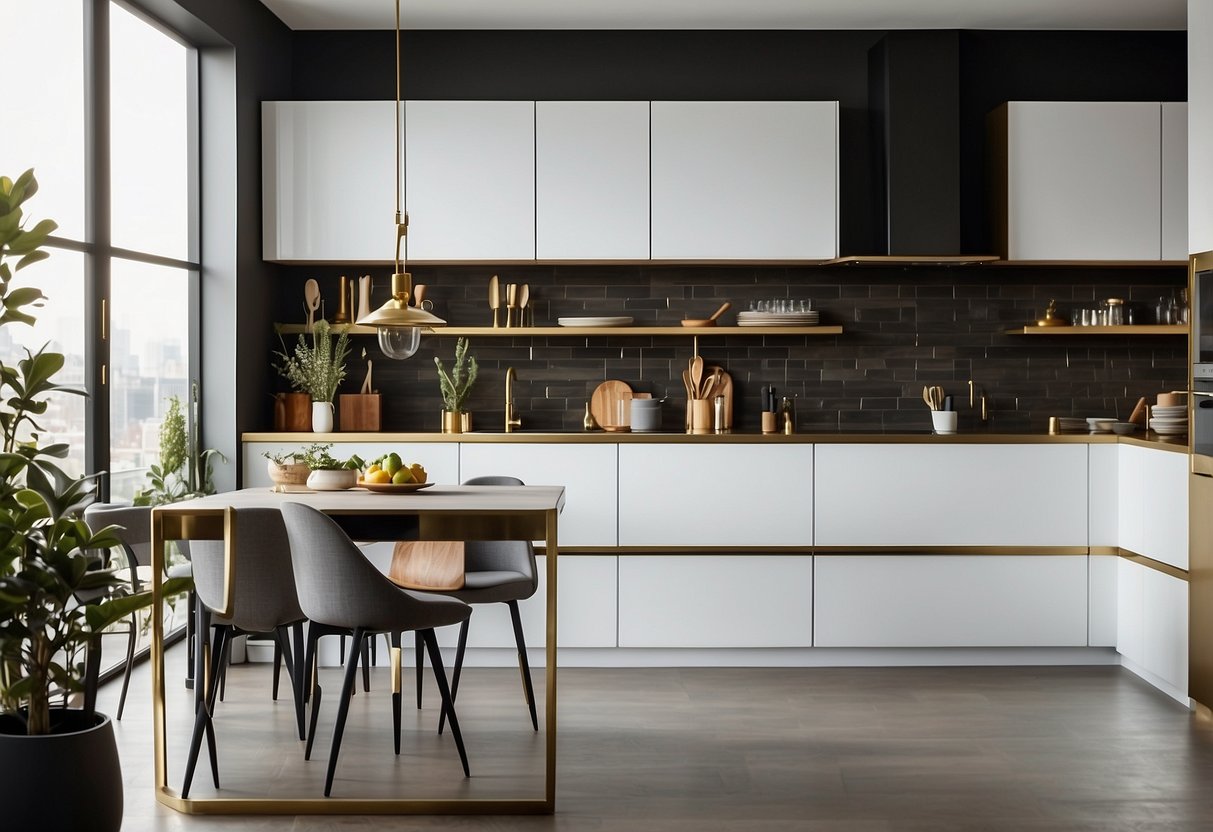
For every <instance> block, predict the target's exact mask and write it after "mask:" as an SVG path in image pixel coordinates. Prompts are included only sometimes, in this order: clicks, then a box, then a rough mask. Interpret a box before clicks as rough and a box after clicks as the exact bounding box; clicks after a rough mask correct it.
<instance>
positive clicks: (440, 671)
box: [421, 629, 471, 777]
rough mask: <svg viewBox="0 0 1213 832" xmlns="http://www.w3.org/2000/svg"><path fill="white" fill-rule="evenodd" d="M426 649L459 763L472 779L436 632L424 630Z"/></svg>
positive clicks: (465, 773)
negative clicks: (449, 725)
mask: <svg viewBox="0 0 1213 832" xmlns="http://www.w3.org/2000/svg"><path fill="white" fill-rule="evenodd" d="M421 634H422V636H423V637H424V638H425V646H426V649H428V650H429V653H430V664H432V665H433V666H434V681H436V682H437V683H438V694H439V695H440V696H441V697H442V710H443V711H445V712H446V715H447V719H448V720H449V721H450V723H451V736H452V737H454V738H455V748H457V749H458V750H459V761H460V762H461V763H463V776H464V777H470V776H471V772H470V771H469V769H468V755H467V751H466V750H464V747H463V734H462V733H461V732H460V731H459V719H458V717H456V716H455V703H454V702H452V701H451V690H450V688H448V687H447V684H446V668H445V667H443V666H442V653H441V652H439V650H438V638H437V636H435V635H434V631H433V630H432V629H430V630H422V631H421Z"/></svg>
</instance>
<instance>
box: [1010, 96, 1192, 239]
mask: <svg viewBox="0 0 1213 832" xmlns="http://www.w3.org/2000/svg"><path fill="white" fill-rule="evenodd" d="M1172 118H1175V116H1172ZM1162 124H1163V117H1162V112H1161V105H1160V104H1159V102H1157V101H1154V102H1148V101H1147V102H1125V101H1114V102H1087V101H1083V102H1074V101H1012V102H1009V103H1008V104H1007V105H1006V107H1005V108H999V109H998V110H996V111H995V112H994V113H993V114H992V116H991V123H990V125H991V131H992V135H991V139H992V144H991V155H992V161H993V162H994V163H995V170H997V171H999V172H998V173H996V178H995V181H994V182H993V183H992V189H993V193H995V194H1002V193H1004V192H1005V225H1002V227H1000V228H998V229H996V231H997V232H998V233H997V236H999V238H1000V241H1001V242H1002V243H1003V245H1002V248H1003V251H1002V253H1003V254H1004V255H1005V256H1006V257H1007V258H1008V259H1011V260H1158V259H1161V258H1162V257H1163V256H1164V255H1163V239H1162V226H1163V224H1164V212H1163V192H1164V183H1163V179H1164V176H1165V177H1166V178H1167V179H1168V180H1170V179H1173V178H1174V177H1175V176H1176V175H1177V174H1178V176H1179V177H1180V178H1183V177H1186V169H1187V165H1186V159H1184V158H1182V157H1179V156H1173V155H1172V154H1171V153H1168V156H1167V158H1168V160H1169V161H1168V162H1167V163H1166V164H1164V155H1163V147H1162V145H1163V132H1164V130H1163V127H1162ZM1171 144H1172V145H1174V142H1173V141H1172V142H1171ZM1004 145H1005V155H1004V153H1003V150H1004V147H1003V146H1004ZM1004 162H1005V168H1004V167H1003V163H1004ZM1181 164H1182V166H1183V167H1182V170H1181V169H1179V167H1178V166H1179V165H1181ZM1167 167H1170V168H1171V170H1170V172H1169V173H1164V169H1165V168H1167ZM1170 196H1171V195H1170V194H1168V197H1170ZM997 198H998V197H996V199H997ZM995 207H996V211H1001V209H1002V208H1003V207H1004V206H1001V205H996V206H995ZM1185 213H1186V211H1185ZM1000 225H1001V223H1000ZM1185 225H1186V223H1185ZM1004 235H1005V236H1004ZM1184 247H1185V249H1186V244H1185V246H1184ZM1181 256H1182V255H1181Z"/></svg>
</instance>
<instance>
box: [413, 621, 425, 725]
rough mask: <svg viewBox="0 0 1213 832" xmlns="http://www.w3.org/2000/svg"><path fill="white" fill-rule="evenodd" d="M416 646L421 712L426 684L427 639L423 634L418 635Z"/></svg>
mask: <svg viewBox="0 0 1213 832" xmlns="http://www.w3.org/2000/svg"><path fill="white" fill-rule="evenodd" d="M416 636H417V637H416V639H414V646H415V647H416V649H417V710H419V711H420V710H421V688H422V686H423V685H424V684H425V678H424V676H425V639H423V638H422V637H421V633H417V634H416Z"/></svg>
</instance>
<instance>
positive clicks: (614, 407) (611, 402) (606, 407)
mask: <svg viewBox="0 0 1213 832" xmlns="http://www.w3.org/2000/svg"><path fill="white" fill-rule="evenodd" d="M620 403H622V417H621V414H620V410H621V408H620ZM590 415H591V416H593V417H594V421H595V422H597V423H598V426H599V427H600V428H602V429H603V430H616V431H618V430H628V429H629V428H630V427H631V424H632V388H631V387H630V386H629V385H628V383H627V382H625V381H618V380H615V379H612V380H610V381H604V382H603V383H602V384H600V385H598V387H597V388H596V389H595V390H594V395H592V396H590Z"/></svg>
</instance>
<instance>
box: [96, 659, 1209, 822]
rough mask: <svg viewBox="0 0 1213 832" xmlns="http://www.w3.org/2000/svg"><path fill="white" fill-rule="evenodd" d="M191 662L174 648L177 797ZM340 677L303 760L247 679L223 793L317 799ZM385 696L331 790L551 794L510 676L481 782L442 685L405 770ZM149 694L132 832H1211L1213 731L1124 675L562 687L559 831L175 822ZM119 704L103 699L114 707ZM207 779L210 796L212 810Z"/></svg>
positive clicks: (874, 676) (485, 708)
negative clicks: (439, 733)
mask: <svg viewBox="0 0 1213 832" xmlns="http://www.w3.org/2000/svg"><path fill="white" fill-rule="evenodd" d="M183 656H184V649H183V648H182V647H180V646H178V647H174V648H172V649H171V650H170V652H169V659H170V668H169V672H170V676H169V678H170V682H171V683H172V684H170V688H169V694H170V702H169V705H170V708H169V717H170V726H172V727H171V728H170V733H171V734H172V736H171V737H170V750H169V777H170V781H171V782H172V783H173V784H174V785H177V784H179V782H180V777H181V773H182V769H183V762H184V757H185V746H184V744H183V743H184V736H183V733H182V732H183V730H184V723H186V722H187V721H188V719H187V717H188V708H189V701H188V697H187V695H186V692H185V691H184V689H183V687H182V686H181V685H180V679H181V674H182V665H183V661H184V659H183ZM335 673H336V671H329V672H328V675H327V676H326V681H325V684H326V692H329V694H330V698H329V699H327V700H326V701H325V708H324V709H323V711H322V713H321V719H320V725H321V729H320V733H319V739H318V743H317V749H316V752H315V754H314V755H313V760H312V761H311V762H309V763H303V762H302V760H301V757H302V753H301V748H300V744H299V743H298V741H297V740H294V739H292V737H291V720H292V717H291V710H290V704H289V701H288V700H287V699H285V698H284V699H281V700H280V701H279V702H277V703H272V702H271V701H270V700H269V672H268V667H267V666H266V665H242V666H237V667H235V668H233V669H232V673H231V678H230V681H229V685H228V693H227V701H226V702H225V703H224V704H223V705H222V706H221V707H220V712H219V716H218V722H219V743H220V765H221V769H220V775H221V778H222V780H223V786H224V788H223V790H222V792H221V793H222V794H224V795H226V796H232V795H235V794H240V793H243V791H244V790H248V791H250V792H252V791H256V790H257V789H259V788H262V787H267V788H273V789H276V790H279V791H282V792H286V793H292V792H294V791H297V792H299V793H305V794H309V795H314V794H318V792H319V789H320V785H319V784H320V783H321V782H322V778H323V771H324V766H325V765H326V761H327V759H328V740H329V737H330V736H331V734H330V732H331V726H332V719H333V715H334V713H335V709H334V707H333V699H334V698H335V690H336V687H337V677H336V675H335ZM537 681H541V680H537ZM387 683H388V680H387V676H386V672H385V671H382V670H381V671H377V672H376V676H375V678H374V679H373V681H372V691H371V693H370V694H369V695H364V694H362V693H359V694H358V695H357V696H355V697H354V700H353V705H352V710H351V717H350V720H351V722H350V728H349V730H348V731H347V735H346V740H345V744H344V745H343V748H342V753H341V758H340V766H339V768H338V775H337V783H336V786H335V788H334V792H335V793H339V794H343V795H346V796H369V795H372V794H376V793H379V791H377V790H389V791H390V792H392V793H396V792H400V791H405V792H407V791H408V790H409V789H423V790H424V789H438V790H442V789H446V790H454V791H455V793H466V794H494V795H497V794H509V793H511V792H513V791H517V792H528V790H531V787H532V785H534V787H535V790H533V791H529V792H528V793H531V794H535V793H538V792H537V789H538V788H539V787H538V783H539V780H538V774H537V772H538V771H539V770H540V769H539V768H538V766H537V765H536V763H535V762H533V761H535V760H536V758H537V757H538V750H539V749H541V747H542V745H541V742H542V740H541V737H539V736H537V735H535V734H533V733H532V732H531V730H530V727H529V720H528V719H527V717H526V716H525V711H524V705H523V703H522V701H521V697H520V694H519V687H518V675H517V673H516V672H515V671H510V670H469V671H468V673H467V674H466V675H465V677H464V687H463V689H462V691H461V693H460V706H461V707H460V716H461V719H463V721H464V723H465V724H464V733H465V739H466V741H467V745H468V752H469V756H470V757H471V765H472V774H473V777H472V778H471V780H470V781H465V780H464V779H463V777H462V772H461V771H459V768H458V761H457V757H456V755H455V750H454V747H453V745H451V744H450V742H449V738H445V739H439V738H437V737H435V736H434V733H433V725H432V722H433V720H434V719H436V717H437V709H436V707H435V703H436V701H437V699H436V694H434V692H433V690H432V688H431V689H430V691H429V692H428V696H429V700H428V702H427V707H426V709H425V710H423V711H421V712H420V713H419V712H417V711H416V710H415V709H412V708H411V706H410V707H406V709H405V732H404V733H405V739H404V753H403V754H402V755H401V757H399V758H397V757H395V756H394V755H393V754H392V750H391V745H390V743H391V740H390V731H389V729H390V725H391V720H390V711H389V710H388V704H389V696H388V694H387V690H388V688H387ZM133 684H134V688H133V691H132V694H131V696H132V698H131V700H130V701H129V702H128V704H127V712H126V717H125V718H124V719H123V721H122V722H121V723H119V724H118V725H117V728H118V738H119V740H118V741H119V745H120V747H121V753H122V765H123V776H124V780H125V782H126V784H127V792H126V823H125V825H124V827H123V828H124V829H125V830H128V831H129V832H139V831H141V830H186V829H188V830H214V829H230V830H237V829H239V830H245V829H249V830H261V829H275V830H330V829H339V830H360V829H372V828H374V829H434V828H441V829H477V830H513V829H520V830H540V829H570V830H572V829H576V830H582V829H584V830H605V831H606V832H615V830H619V832H622V831H623V830H654V832H660V830H677V831H678V832H683V830H685V832H691V830H694V831H695V832H710V830H756V832H768V830H791V829H795V830H842V831H843V832H885V831H886V830H977V829H980V830H1033V831H1034V830H1063V829H1064V830H1137V831H1138V832H1140V831H1141V830H1150V831H1152V830H1158V831H1159V832H1161V830H1167V831H1168V832H1173V831H1174V830H1209V829H1213V726H1210V725H1209V724H1206V723H1202V722H1200V721H1198V720H1197V719H1196V718H1195V717H1193V716H1192V715H1190V714H1189V712H1188V711H1187V710H1186V709H1185V708H1183V707H1182V706H1180V705H1178V704H1177V703H1175V702H1174V701H1172V700H1170V699H1168V698H1167V697H1165V696H1163V695H1162V694H1160V693H1158V692H1157V691H1154V690H1153V689H1151V688H1150V687H1149V686H1147V685H1146V684H1145V683H1143V682H1141V681H1140V680H1139V679H1137V678H1136V677H1135V676H1133V675H1132V674H1130V673H1128V672H1127V671H1124V670H1121V669H1119V668H1110V667H1083V668H990V667H980V668H897V669H877V668H838V669H707V668H704V669H634V670H632V669H629V670H587V669H568V670H562V671H561V674H560V729H559V734H558V738H559V767H558V771H559V776H558V787H557V814H556V815H555V817H540V818H508V817H507V818H462V817H423V818H408V817H396V818H374V817H283V818H250V817H241V818H222V817H204V816H193V817H187V816H182V815H178V814H177V813H175V812H173V811H171V810H167V809H164V808H162V807H160V806H158V805H157V804H156V803H155V800H154V798H153V796H152V787H151V784H152V753H151V748H152V742H151V719H150V706H149V703H150V692H149V688H150V683H149V674H148V671H147V669H146V667H144V668H141V669H140V670H139V671H138V672H137V674H136V679H135V681H134V683H133ZM116 697H117V686H116V685H110V686H108V688H107V690H105V691H104V692H103V696H102V708H103V710H106V709H107V710H108V711H109V712H111V713H112V711H113V703H114V702H115V701H116ZM406 701H407V700H406ZM541 720H542V716H541ZM178 724H180V725H181V726H182V727H181V728H178V727H177V725H178ZM528 761H532V762H528ZM201 766H202V767H201V768H200V771H199V776H198V778H197V779H196V781H195V782H196V785H195V792H194V795H195V796H203V795H207V794H214V793H215V792H214V790H213V787H212V786H211V784H210V782H209V775H208V774H207V771H206V769H205V757H204V758H203V763H202V764H201Z"/></svg>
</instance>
